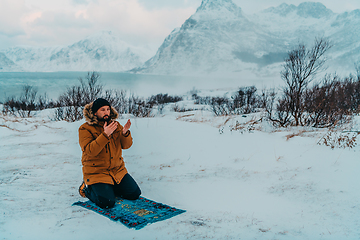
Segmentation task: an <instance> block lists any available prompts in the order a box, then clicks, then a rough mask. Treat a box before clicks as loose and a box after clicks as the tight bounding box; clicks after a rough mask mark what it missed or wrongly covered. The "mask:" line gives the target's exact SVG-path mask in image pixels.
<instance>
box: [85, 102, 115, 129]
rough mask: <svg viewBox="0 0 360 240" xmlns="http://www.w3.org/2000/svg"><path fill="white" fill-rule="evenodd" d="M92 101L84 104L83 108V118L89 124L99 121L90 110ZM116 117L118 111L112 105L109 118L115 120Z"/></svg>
mask: <svg viewBox="0 0 360 240" xmlns="http://www.w3.org/2000/svg"><path fill="white" fill-rule="evenodd" d="M93 103H94V102H91V103H89V104H86V105H85V107H84V110H83V113H84V117H85V120H86V122H87V123H88V124H89V125H95V124H98V123H99V121H98V119H97V117H96V116H95V115H94V113H93V112H92V110H91V108H92V106H93ZM118 117H119V113H118V112H117V111H116V109H115V108H114V107H110V116H109V118H110V120H115V119H117V118H118Z"/></svg>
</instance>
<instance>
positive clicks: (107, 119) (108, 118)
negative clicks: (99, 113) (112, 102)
mask: <svg viewBox="0 0 360 240" xmlns="http://www.w3.org/2000/svg"><path fill="white" fill-rule="evenodd" d="M105 117H107V118H105ZM97 119H98V120H99V121H100V122H107V123H109V122H110V121H111V119H110V117H109V116H108V115H105V116H103V117H102V118H99V117H97Z"/></svg>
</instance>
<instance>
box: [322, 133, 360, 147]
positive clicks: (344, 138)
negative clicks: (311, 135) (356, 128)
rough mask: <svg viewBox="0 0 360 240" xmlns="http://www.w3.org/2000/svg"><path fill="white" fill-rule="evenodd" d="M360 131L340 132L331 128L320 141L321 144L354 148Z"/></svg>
mask: <svg viewBox="0 0 360 240" xmlns="http://www.w3.org/2000/svg"><path fill="white" fill-rule="evenodd" d="M359 134H360V132H338V131H335V130H334V129H330V130H329V131H328V132H327V133H326V135H325V136H324V137H322V138H321V139H320V141H319V142H318V144H319V145H325V146H328V147H331V149H334V148H350V149H351V148H354V147H355V146H356V145H357V142H356V140H357V137H358V135H359Z"/></svg>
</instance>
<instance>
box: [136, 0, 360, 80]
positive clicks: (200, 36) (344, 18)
mask: <svg viewBox="0 0 360 240" xmlns="http://www.w3.org/2000/svg"><path fill="white" fill-rule="evenodd" d="M359 21H360V10H355V11H352V12H346V13H342V14H336V13H334V12H332V11H331V10H330V9H327V8H326V7H325V6H324V5H323V4H321V3H313V2H305V3H301V4H300V5H298V6H295V5H288V4H281V5H280V6H278V7H271V8H269V9H266V10H264V11H261V12H260V13H257V14H254V15H247V14H245V13H244V12H242V10H241V8H240V7H238V6H236V5H235V4H234V3H233V2H232V1H231V0H203V1H202V3H201V6H200V7H199V8H198V9H197V11H196V13H194V14H193V15H192V16H191V17H190V18H189V19H187V20H186V21H185V23H184V24H183V25H182V26H181V27H180V28H178V29H175V30H174V31H173V32H172V33H171V34H170V35H169V36H168V37H167V38H166V39H165V41H164V42H163V44H162V45H161V47H160V48H159V49H158V51H157V53H156V55H155V56H154V57H153V58H151V59H150V60H149V61H147V62H146V63H145V64H144V65H143V66H141V67H139V68H137V69H134V70H133V71H134V72H142V73H161V74H183V73H189V72H190V73H204V72H217V71H220V72H221V71H222V72H224V71H226V72H237V71H244V70H246V69H247V70H251V71H258V70H259V69H262V70H266V69H271V68H274V67H275V68H277V67H279V66H280V63H281V62H282V61H283V59H284V57H285V56H286V53H287V52H288V51H289V50H290V49H292V48H293V47H294V46H296V45H297V44H299V43H305V44H308V45H309V46H310V45H311V44H313V42H314V40H315V38H316V37H325V38H328V39H329V40H330V41H331V43H332V44H333V48H332V49H331V51H329V54H328V57H329V64H330V65H331V66H332V67H335V68H344V67H347V68H348V69H351V70H352V69H353V66H354V62H356V61H358V59H360V51H358V50H359V43H360V41H359V40H360V31H359V30H360V29H359V28H360V27H359V26H360V25H359ZM334 71H335V70H334ZM276 72H278V71H277V70H276Z"/></svg>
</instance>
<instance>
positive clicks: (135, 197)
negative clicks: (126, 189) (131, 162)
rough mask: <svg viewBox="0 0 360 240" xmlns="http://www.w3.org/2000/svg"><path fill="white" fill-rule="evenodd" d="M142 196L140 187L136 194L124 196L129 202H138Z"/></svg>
mask: <svg viewBox="0 0 360 240" xmlns="http://www.w3.org/2000/svg"><path fill="white" fill-rule="evenodd" d="M140 194H141V190H140V188H139V187H137V188H136V189H135V191H134V192H132V193H128V194H126V195H124V196H123V198H125V199H128V200H136V199H138V198H139V197H140Z"/></svg>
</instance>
